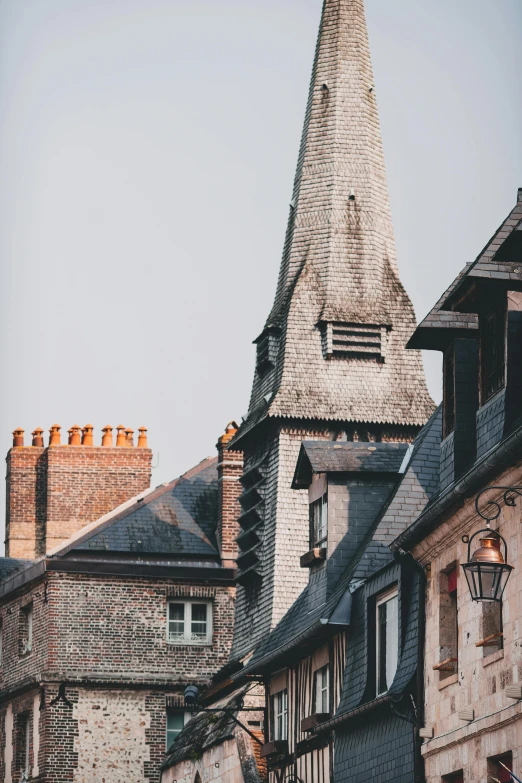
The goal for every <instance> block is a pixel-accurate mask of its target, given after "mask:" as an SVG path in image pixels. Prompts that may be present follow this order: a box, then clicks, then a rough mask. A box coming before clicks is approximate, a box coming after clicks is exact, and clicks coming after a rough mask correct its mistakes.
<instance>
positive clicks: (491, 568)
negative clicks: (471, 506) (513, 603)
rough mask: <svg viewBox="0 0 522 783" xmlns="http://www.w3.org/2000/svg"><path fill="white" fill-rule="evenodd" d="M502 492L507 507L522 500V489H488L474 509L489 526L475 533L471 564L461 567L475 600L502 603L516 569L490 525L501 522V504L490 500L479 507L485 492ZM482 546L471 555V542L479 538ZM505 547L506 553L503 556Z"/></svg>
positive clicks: (480, 493)
mask: <svg viewBox="0 0 522 783" xmlns="http://www.w3.org/2000/svg"><path fill="white" fill-rule="evenodd" d="M495 490H503V491H504V495H503V499H504V503H505V505H506V506H514V505H515V502H516V497H517V496H519V497H522V487H486V488H485V489H483V490H482V491H481V492H479V494H478V495H477V497H476V498H475V508H476V510H477V513H478V514H479V516H480V517H482V519H485V520H486V525H487V526H486V527H485V528H483V529H482V530H478V531H477V532H476V533H474V534H473V535H472V536H471V538H470V539H468V540H467V544H468V562H467V563H463V564H462V569H463V571H464V573H465V574H466V579H467V582H468V587H469V591H470V593H471V598H472V599H473V601H500V600H501V598H502V593H503V592H504V589H505V587H506V584H507V581H508V579H509V576H510V574H511V571H512V570H513V566H512V565H509V563H508V562H507V559H508V557H507V544H506V541H505V539H504V538H503V537H502V536H501V535H500V533H497V532H496V531H494V530H491V522H492V521H493V520H495V519H498V517H499V516H500V512H501V508H502V507H501V505H500V503H499V501H498V500H489V501H488V502H487V503H486V505H485V507H484V508H481V506H480V500H481V498H482V496H483V495H484V493H485V492H490V491H495ZM481 533H482V534H485V535H482V536H481V537H480V538H479V541H480V547H479V548H478V549H476V550H475V551H474V552H473V555H472V554H471V542H472V541H473V539H474V538H476V537H477V536H480V535H481ZM502 544H503V545H504V553H502Z"/></svg>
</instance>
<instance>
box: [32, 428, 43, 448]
mask: <svg viewBox="0 0 522 783" xmlns="http://www.w3.org/2000/svg"><path fill="white" fill-rule="evenodd" d="M31 435H32V436H33V446H38V448H42V447H43V445H44V440H43V429H42V428H41V427H37V428H36V429H35V430H33V432H32V433H31Z"/></svg>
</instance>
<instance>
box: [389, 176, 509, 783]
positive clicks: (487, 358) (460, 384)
mask: <svg viewBox="0 0 522 783" xmlns="http://www.w3.org/2000/svg"><path fill="white" fill-rule="evenodd" d="M411 342H412V343H414V344H415V345H416V347H428V348H430V349H434V350H440V351H442V352H443V355H444V402H443V430H442V440H441V444H440V450H439V451H438V454H439V459H440V470H439V476H440V484H439V490H438V492H437V493H436V495H435V496H434V498H433V501H432V503H431V504H430V506H428V507H427V508H426V509H425V510H424V512H423V513H422V514H420V516H419V517H418V518H417V519H416V520H415V521H414V522H413V524H412V525H411V526H410V527H409V528H408V529H407V530H406V531H405V532H404V533H403V534H402V535H401V536H399V537H398V538H397V540H396V541H395V542H394V544H393V548H394V549H395V551H409V552H411V553H412V554H413V556H414V557H415V558H416V559H417V560H418V562H419V563H420V564H421V565H422V566H423V567H424V568H425V570H426V573H427V594H426V635H425V668H424V681H425V697H424V713H425V726H424V728H423V731H422V735H423V737H424V743H423V746H422V754H423V757H424V761H425V767H426V781H427V783H459V782H460V783H463V782H464V783H471V781H484V782H485V781H490V780H494V779H497V780H500V781H505V780H507V781H509V780H511V776H510V775H509V773H508V772H507V771H506V769H505V767H508V768H509V769H511V770H513V771H514V772H515V774H517V775H518V777H521V776H522V709H521V704H522V702H521V699H522V659H521V655H520V649H521V648H520V628H519V623H520V606H521V603H520V601H521V590H522V574H521V565H522V559H521V554H522V532H521V531H522V527H521V522H522V516H521V514H522V509H521V504H520V498H519V497H518V494H517V493H509V492H508V494H507V495H506V494H505V488H507V487H518V488H519V492H521V491H522V490H520V488H521V487H522V395H521V394H520V390H521V385H520V384H521V380H522V370H521V367H522V364H521V362H520V357H521V349H522V190H519V192H518V201H517V204H516V205H515V207H514V209H513V210H512V211H511V213H510V214H509V215H508V217H507V219H506V220H505V221H504V223H503V224H502V225H501V226H500V228H499V229H498V230H497V231H496V232H495V234H494V235H493V237H492V239H491V240H490V241H489V242H488V244H487V245H486V247H485V249H484V250H483V251H482V253H481V254H480V255H479V256H478V258H477V259H476V261H475V262H474V263H472V264H471V265H469V266H468V267H466V269H465V270H464V271H463V273H461V275H459V277H458V278H457V279H456V280H455V282H454V283H453V285H452V286H451V287H450V289H449V291H447V292H446V293H445V294H444V295H443V297H442V298H441V300H440V301H439V302H438V303H437V305H436V306H435V308H434V309H433V310H432V311H431V313H430V314H429V315H428V316H427V318H426V319H425V320H424V321H423V322H422V324H421V325H420V326H419V328H418V330H417V332H416V333H415V334H414V335H413V337H412V340H411ZM488 487H492V488H491V489H488ZM488 523H489V525H490V527H491V529H492V530H493V531H494V533H498V534H500V535H501V536H502V537H503V539H504V540H505V542H506V543H507V560H508V563H509V564H510V565H512V566H514V570H513V572H512V574H511V576H510V578H509V580H508V582H507V585H506V588H505V591H504V593H503V595H502V600H501V601H500V602H494V601H477V600H475V601H474V600H472V596H471V593H470V589H469V588H468V584H467V582H466V578H465V573H464V569H463V568H462V565H463V564H464V563H466V562H468V560H469V557H470V554H471V555H472V554H473V551H474V550H475V549H477V547H478V546H480V544H479V543H478V540H477V538H475V539H474V541H475V544H474V545H471V543H470V544H469V547H468V542H469V539H470V538H471V536H473V535H474V534H476V533H478V532H479V531H480V530H484V529H486V531H487V526H488ZM485 535H487V532H486V533H482V537H484V536H485ZM497 541H498V539H497ZM499 546H500V549H501V551H502V552H503V547H502V544H501V542H500V541H499ZM469 550H471V552H470V551H469ZM502 765H505V766H502Z"/></svg>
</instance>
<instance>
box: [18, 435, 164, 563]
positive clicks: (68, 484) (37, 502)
mask: <svg viewBox="0 0 522 783" xmlns="http://www.w3.org/2000/svg"><path fill="white" fill-rule="evenodd" d="M60 429H61V428H60V426H59V425H57V424H55V425H53V427H51V430H50V438H49V446H47V447H46V446H44V445H43V437H42V430H40V429H39V428H37V429H36V430H35V431H34V432H33V440H32V444H33V445H31V446H26V445H24V432H23V430H15V431H14V433H13V447H12V448H11V449H10V450H9V452H8V454H7V460H6V461H7V476H6V481H7V492H6V542H5V552H6V556H8V557H19V558H26V559H29V560H31V559H34V558H35V557H39V556H40V555H44V554H45V553H46V552H49V551H50V550H51V549H52V548H53V547H55V546H57V545H58V544H60V543H62V542H63V541H66V540H67V539H68V538H69V537H70V536H71V535H72V534H73V533H76V532H77V531H78V530H80V529H81V528H82V527H84V526H85V525H87V524H89V522H94V521H95V520H96V519H98V518H99V517H101V516H103V515H104V514H106V513H107V512H109V511H111V510H112V509H113V508H115V507H116V506H119V505H120V504H121V503H124V502H125V501H126V500H129V499H130V498H131V497H133V496H134V495H137V494H138V493H140V492H143V490H144V489H147V488H148V487H149V486H150V478H151V463H152V452H151V450H150V449H149V448H147V445H146V444H147V439H146V436H142V438H141V443H139V444H138V447H135V446H134V445H131V443H130V442H129V443H128V444H126V445H127V446H128V447H127V448H119V447H118V448H117V447H115V446H113V443H112V428H111V427H105V429H104V433H105V434H104V438H103V445H102V446H96V445H90V444H93V443H94V440H93V428H92V425H90V424H87V425H86V426H85V427H84V428H83V437H81V436H80V427H78V426H77V425H74V426H73V427H71V429H70V430H69V443H68V444H62V443H61V436H60ZM140 432H143V433H145V432H146V430H145V428H144V427H142V428H141V429H140ZM82 441H83V442H82ZM75 444H79V445H75ZM142 444H144V445H142Z"/></svg>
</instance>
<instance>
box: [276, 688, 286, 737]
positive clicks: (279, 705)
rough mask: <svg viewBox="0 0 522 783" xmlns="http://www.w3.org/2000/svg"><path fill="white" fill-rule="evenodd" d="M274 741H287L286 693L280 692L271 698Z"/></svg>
mask: <svg viewBox="0 0 522 783" xmlns="http://www.w3.org/2000/svg"><path fill="white" fill-rule="evenodd" d="M272 704H273V711H274V739H275V740H286V739H288V692H287V691H281V692H280V693H276V695H275V696H274V697H273V702H272Z"/></svg>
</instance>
